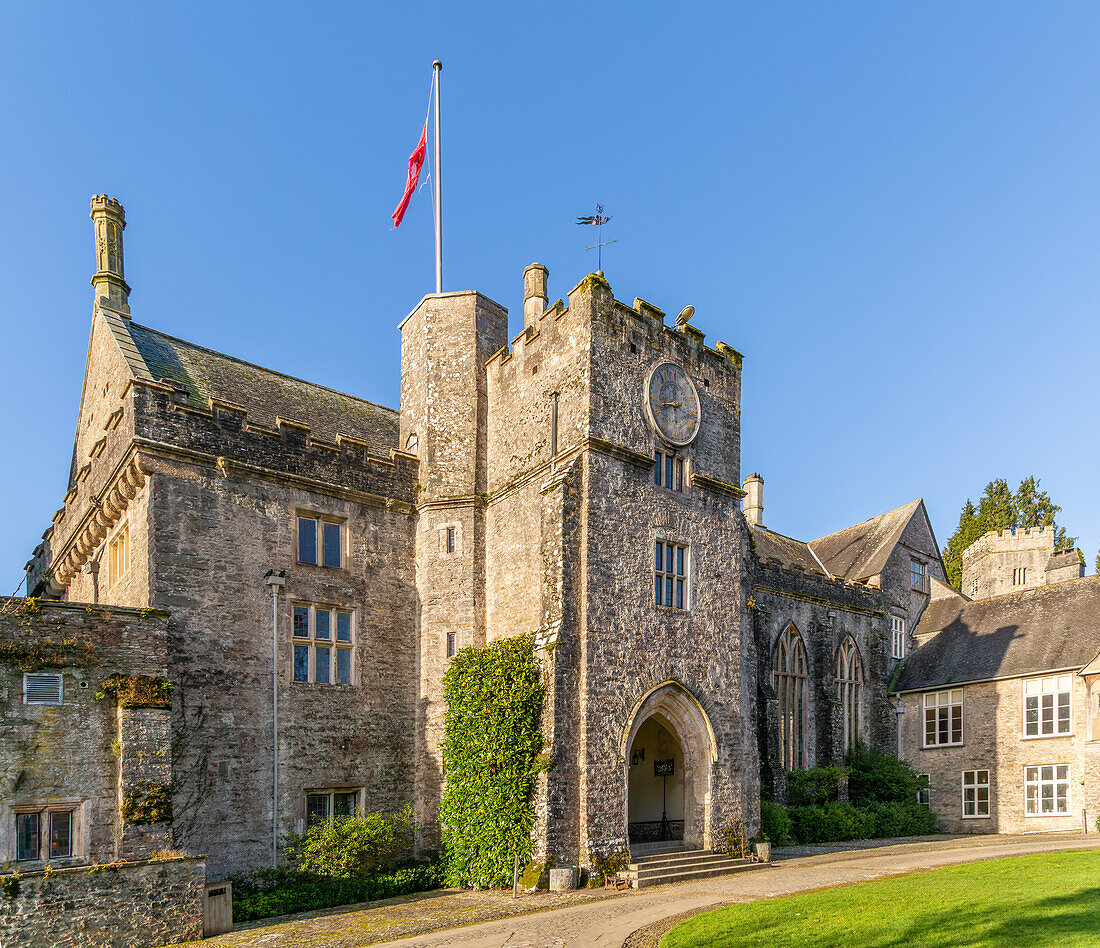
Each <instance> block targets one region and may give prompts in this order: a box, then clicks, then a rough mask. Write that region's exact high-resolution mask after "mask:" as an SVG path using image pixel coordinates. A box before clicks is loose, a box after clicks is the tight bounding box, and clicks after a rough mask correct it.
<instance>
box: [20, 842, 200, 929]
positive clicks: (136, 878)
mask: <svg viewBox="0 0 1100 948" xmlns="http://www.w3.org/2000/svg"><path fill="white" fill-rule="evenodd" d="M205 875H206V864H205V858H204V857H202V856H184V857H179V858H177V859H167V860H163V861H157V862H128V863H113V864H111V865H110V866H109V867H90V866H80V867H76V868H72V869H57V870H54V871H53V872H50V873H49V874H46V873H45V872H31V873H27V874H25V875H18V876H15V875H4V876H0V880H2V882H3V885H2V887H0V945H5V946H6V945H9V944H10V945H19V946H20V948H154V946H157V945H172V944H177V943H179V942H183V941H188V940H190V939H194V938H201V937H202V891H203V883H204V879H205ZM16 890H17V891H16Z"/></svg>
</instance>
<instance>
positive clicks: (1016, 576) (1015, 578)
mask: <svg viewBox="0 0 1100 948" xmlns="http://www.w3.org/2000/svg"><path fill="white" fill-rule="evenodd" d="M1012 585H1013V586H1026V585H1027V567H1026V566H1015V567H1013V569H1012Z"/></svg>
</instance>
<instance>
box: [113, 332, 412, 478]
mask: <svg viewBox="0 0 1100 948" xmlns="http://www.w3.org/2000/svg"><path fill="white" fill-rule="evenodd" d="M104 315H105V318H106V320H107V323H108V325H109V326H110V327H111V331H112V333H113V334H114V337H115V339H116V341H117V342H118V345H119V348H120V349H121V350H122V354H123V355H124V356H125V357H126V360H127V362H128V363H129V364H130V368H131V370H132V371H133V373H134V376H135V377H136V378H139V379H144V380H147V381H154V382H155V381H160V380H161V379H164V380H166V381H168V382H175V383H177V384H179V385H182V386H183V388H184V389H185V390H186V392H187V404H188V405H190V406H191V407H193V408H201V409H204V410H209V408H210V403H209V401H208V399H209V398H211V397H213V398H216V399H219V400H221V401H225V402H230V403H232V404H235V405H239V406H241V407H242V408H244V409H245V410H246V411H247V412H248V420H249V422H251V423H252V424H256V425H261V426H263V427H266V428H275V417H276V416H277V415H278V416H281V417H283V418H286V419H288V420H290V421H297V422H300V423H302V424H306V425H309V428H310V434H311V436H313V437H315V438H319V439H323V440H326V441H330V442H335V441H336V436H337V435H338V434H342V435H346V436H349V437H352V438H359V439H360V440H362V441H365V442H367V444H368V446H369V452H370V453H371V454H374V455H376V456H379V457H385V456H386V455H387V454H388V452H389V450H390V448H396V447H398V437H399V429H400V416H399V413H398V412H397V411H396V410H395V409H393V408H386V407H384V406H382V405H376V404H374V403H373V402H368V401H364V400H363V399H361V398H354V397H353V396H351V395H345V394H343V393H342V392H337V391H335V390H333V389H331V388H325V387H324V386H323V385H316V384H314V383H312V382H304V381H302V380H301V379H296V378H292V377H291V376H289V375H283V374H282V373H281V372H274V371H272V370H271V369H265V368H262V367H261V366H258V365H253V364H251V363H250V362H243V361H241V360H240V359H234V358H233V357H232V356H227V355H223V354H222V353H220V352H214V351H213V350H211V349H206V348H203V347H202V346H197V345H194V344H193V343H190V342H184V341H183V340H182V339H176V338H174V337H173V336H167V335H165V334H164V333H161V332H157V331H156V330H155V329H149V328H148V327H147V326H140V325H138V324H137V323H134V322H131V321H130V320H127V319H122V318H120V317H118V316H114V315H109V314H104Z"/></svg>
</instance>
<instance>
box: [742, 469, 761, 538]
mask: <svg viewBox="0 0 1100 948" xmlns="http://www.w3.org/2000/svg"><path fill="white" fill-rule="evenodd" d="M741 486H742V487H743V488H744V490H745V519H746V520H747V521H748V522H749V526H752V527H762V526H764V478H762V477H761V476H760V475H759V474H750V475H749V476H748V477H746V478H745V483H744V484H742V485H741Z"/></svg>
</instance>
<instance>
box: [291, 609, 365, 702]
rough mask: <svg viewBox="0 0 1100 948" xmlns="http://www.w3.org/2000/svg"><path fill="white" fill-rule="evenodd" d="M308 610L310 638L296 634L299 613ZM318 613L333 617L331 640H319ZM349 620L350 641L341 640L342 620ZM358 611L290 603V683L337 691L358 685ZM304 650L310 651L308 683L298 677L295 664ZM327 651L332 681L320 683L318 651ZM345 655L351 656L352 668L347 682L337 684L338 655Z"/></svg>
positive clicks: (330, 630)
mask: <svg viewBox="0 0 1100 948" xmlns="http://www.w3.org/2000/svg"><path fill="white" fill-rule="evenodd" d="M298 609H306V610H308V612H307V619H306V628H307V631H308V632H309V635H308V636H305V635H298V634H296V632H297V629H296V628H295V624H294V623H295V620H296V618H297V615H298V613H297V610H298ZM317 610H321V611H322V612H328V613H330V618H329V629H328V637H327V638H325V637H323V636H322V637H319V636H318V635H317ZM341 615H347V616H350V620H349V625H350V635H351V638H350V640H348V639H340V638H338V636H339V634H340V619H339V616H341ZM358 618H359V616H358V611H357V610H356V609H352V608H348V607H346V606H337V605H333V604H332V603H327V602H306V601H305V600H302V599H291V600H290V681H291V683H292V684H295V685H308V686H313V685H320V686H322V687H327V686H332V687H336V688H352V687H354V686H355V684H356V673H357V672H358V663H357V662H356V660H355V643H356V642H357V641H358V631H359V622H358ZM299 648H303V649H306V650H307V654H306V677H305V680H302V679H299V678H297V677H295V672H296V661H297V657H298V651H297V650H298V649H299ZM318 648H328V649H329V680H328V681H317V649H318ZM340 651H345V652H348V653H349V661H350V667H349V668H348V680H347V681H346V682H339V681H337V669H338V667H339V665H338V656H337V653H338V652H340Z"/></svg>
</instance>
